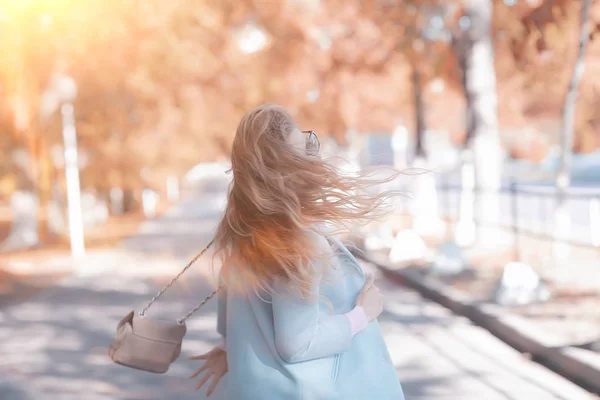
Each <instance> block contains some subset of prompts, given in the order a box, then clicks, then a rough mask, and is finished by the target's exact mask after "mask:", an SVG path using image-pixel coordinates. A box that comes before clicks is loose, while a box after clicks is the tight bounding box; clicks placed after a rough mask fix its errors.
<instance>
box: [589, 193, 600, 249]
mask: <svg viewBox="0 0 600 400" xmlns="http://www.w3.org/2000/svg"><path fill="white" fill-rule="evenodd" d="M590 236H591V237H592V245H594V246H596V247H600V200H599V199H596V198H593V199H590Z"/></svg>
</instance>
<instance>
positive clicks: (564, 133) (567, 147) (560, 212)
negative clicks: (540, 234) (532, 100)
mask: <svg viewBox="0 0 600 400" xmlns="http://www.w3.org/2000/svg"><path fill="white" fill-rule="evenodd" d="M590 4H591V0H584V1H583V4H582V7H581V30H580V32H579V51H578V54H577V58H576V60H575V65H574V69H573V75H572V76H571V81H570V82H569V90H568V92H567V95H566V97H565V102H564V106H563V118H562V124H561V130H560V146H561V154H560V170H559V172H558V174H557V176H556V188H557V200H558V201H557V203H558V205H557V208H556V215H555V224H554V231H555V233H554V237H555V240H556V241H555V246H554V250H555V256H557V257H558V259H562V258H564V257H565V256H566V255H568V248H567V247H566V245H563V246H561V244H560V241H561V239H563V240H564V239H569V236H570V230H571V229H570V228H571V223H570V222H571V221H570V215H569V212H568V210H567V198H566V194H567V190H568V188H569V185H570V184H571V162H572V157H573V136H574V135H573V133H574V122H575V106H576V103H577V89H578V87H579V82H580V80H581V76H582V75H583V70H584V66H585V64H584V55H585V48H586V45H587V42H588V39H589V20H588V14H589V9H590Z"/></svg>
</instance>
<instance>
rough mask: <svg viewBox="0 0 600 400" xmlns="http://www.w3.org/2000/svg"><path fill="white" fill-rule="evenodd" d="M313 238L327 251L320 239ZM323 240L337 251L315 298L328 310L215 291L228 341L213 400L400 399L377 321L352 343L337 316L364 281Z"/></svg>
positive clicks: (342, 253) (341, 250)
mask: <svg viewBox="0 0 600 400" xmlns="http://www.w3.org/2000/svg"><path fill="white" fill-rule="evenodd" d="M315 237H316V240H318V241H320V242H321V244H323V246H328V243H327V240H326V239H325V238H324V237H323V236H319V235H316V234H315ZM329 240H330V241H331V242H332V244H333V247H334V248H337V253H338V255H337V257H336V258H335V259H334V262H335V264H336V268H335V269H331V268H329V269H327V271H328V272H327V273H326V275H325V276H326V278H327V279H325V280H322V282H321V284H320V285H318V286H316V287H315V293H317V294H320V295H324V296H326V297H327V298H328V299H329V300H330V301H331V303H332V305H333V310H331V309H330V308H329V307H330V306H328V305H327V304H326V303H324V302H320V303H318V302H310V301H307V300H302V299H300V298H294V297H292V296H291V295H289V294H287V295H282V294H279V293H283V291H282V290H281V291H277V292H278V294H276V295H273V296H269V295H265V296H261V297H262V299H261V298H259V297H258V296H256V295H254V294H252V295H250V296H246V297H241V296H236V295H234V294H232V293H226V292H222V293H221V295H220V296H219V305H218V323H217V329H218V331H219V333H221V334H222V335H223V336H225V338H226V344H227V362H228V367H229V371H228V373H227V375H226V376H225V377H224V378H223V379H222V381H221V383H220V384H219V386H220V388H218V390H217V391H216V392H215V394H213V396H211V398H215V399H217V398H220V397H223V396H224V398H226V399H228V400H336V399H340V400H341V399H343V400H366V399H376V400H388V399H389V400H392V399H393V400H403V399H404V396H403V393H402V388H401V386H400V382H399V380H398V377H397V375H396V371H395V368H394V365H393V364H392V362H391V360H390V356H389V353H388V350H387V348H386V345H385V343H384V340H383V335H382V334H381V330H380V328H379V324H378V323H377V321H374V322H372V323H370V324H369V326H368V328H367V329H365V330H363V331H362V332H359V333H358V334H356V335H355V336H354V337H352V334H351V331H350V322H349V320H348V318H347V317H346V316H344V315H343V314H344V313H347V312H349V311H350V310H352V309H353V308H354V305H355V304H354V303H355V301H356V297H357V296H358V293H359V292H360V290H361V289H362V287H363V285H364V282H365V278H364V275H363V272H362V269H361V268H360V266H359V265H358V263H357V262H356V259H355V258H354V257H353V256H352V255H351V254H350V252H349V251H348V249H346V247H344V246H343V244H342V243H341V242H340V241H339V240H338V239H335V238H333V237H330V238H329ZM275 289H277V288H275ZM217 392H220V393H221V394H220V395H218V394H217Z"/></svg>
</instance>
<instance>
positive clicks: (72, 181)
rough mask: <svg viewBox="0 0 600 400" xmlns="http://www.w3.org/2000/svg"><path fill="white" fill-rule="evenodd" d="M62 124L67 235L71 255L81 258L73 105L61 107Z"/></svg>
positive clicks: (77, 170)
mask: <svg viewBox="0 0 600 400" xmlns="http://www.w3.org/2000/svg"><path fill="white" fill-rule="evenodd" d="M61 113H62V122H63V141H64V145H65V175H66V178H67V201H68V209H69V235H70V239H71V255H72V257H73V258H75V259H78V258H81V257H82V256H83V255H84V254H85V242H84V233H83V218H82V212H81V190H80V187H79V166H78V165H77V133H76V131H75V117H74V115H73V105H72V104H71V103H66V104H63V106H62V107H61Z"/></svg>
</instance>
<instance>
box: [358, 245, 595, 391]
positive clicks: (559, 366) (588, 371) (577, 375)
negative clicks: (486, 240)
mask: <svg viewBox="0 0 600 400" xmlns="http://www.w3.org/2000/svg"><path fill="white" fill-rule="evenodd" d="M353 254H354V255H355V256H356V257H357V258H359V259H361V260H363V261H365V262H368V263H370V264H373V265H375V266H376V267H377V268H379V269H380V270H381V271H382V272H383V274H384V275H385V276H386V277H387V278H389V279H391V280H392V281H396V282H398V283H401V284H403V285H405V286H408V287H410V288H411V289H414V290H415V291H417V292H419V293H420V294H421V295H422V296H424V297H426V298H428V299H430V300H432V301H434V302H436V303H438V304H441V305H442V306H444V307H446V308H448V309H450V310H451V311H452V312H454V313H456V314H458V315H462V316H464V317H466V318H468V319H470V320H471V321H472V322H474V323H475V324H477V325H479V326H481V327H483V328H484V329H486V330H488V331H489V332H490V333H492V334H493V335H494V336H496V337H497V338H499V339H500V340H502V341H503V342H505V343H507V344H508V345H510V346H511V347H513V348H514V349H516V350H518V351H519V352H521V353H526V354H528V355H530V356H531V358H532V359H533V360H534V361H536V362H538V363H540V364H542V365H544V366H546V367H548V368H550V369H551V370H553V371H554V372H556V373H557V374H559V375H561V376H563V377H565V378H566V379H568V380H570V381H571V382H573V383H575V384H577V385H579V386H581V387H582V388H584V389H585V390H587V391H590V392H592V393H593V394H596V395H600V356H597V355H596V354H594V353H591V352H589V351H586V350H581V349H578V348H575V347H569V346H566V347H556V346H553V345H552V338H551V334H549V333H548V332H544V331H542V330H540V329H539V328H537V327H535V326H533V325H531V324H530V323H529V322H527V321H526V320H524V319H523V318H521V317H518V316H515V315H513V314H510V313H508V312H506V311H505V310H503V309H502V308H501V307H499V306H495V305H493V304H479V303H478V302H476V301H474V300H473V299H472V298H471V297H470V296H469V295H468V294H466V293H465V292H462V291H459V290H456V289H454V288H451V287H448V286H447V285H444V284H442V283H441V282H439V281H437V280H435V279H432V278H429V277H427V276H423V275H422V274H420V273H419V272H417V271H414V270H410V269H400V270H396V269H392V268H390V267H389V266H388V265H386V264H385V263H382V262H380V261H378V260H376V259H373V258H370V257H369V256H367V255H365V254H364V253H362V254H360V253H359V252H354V251H353Z"/></svg>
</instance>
